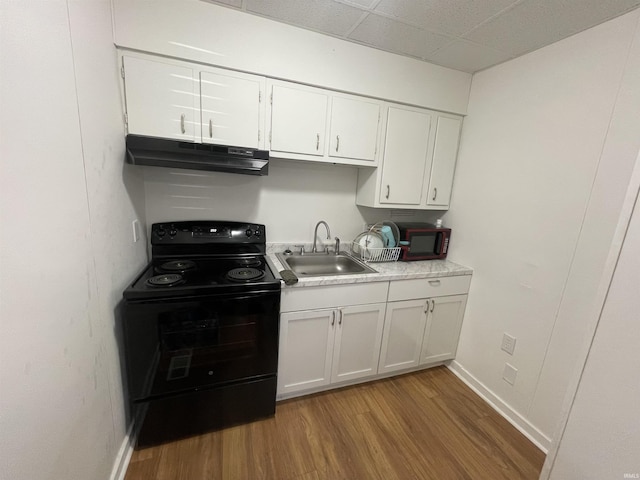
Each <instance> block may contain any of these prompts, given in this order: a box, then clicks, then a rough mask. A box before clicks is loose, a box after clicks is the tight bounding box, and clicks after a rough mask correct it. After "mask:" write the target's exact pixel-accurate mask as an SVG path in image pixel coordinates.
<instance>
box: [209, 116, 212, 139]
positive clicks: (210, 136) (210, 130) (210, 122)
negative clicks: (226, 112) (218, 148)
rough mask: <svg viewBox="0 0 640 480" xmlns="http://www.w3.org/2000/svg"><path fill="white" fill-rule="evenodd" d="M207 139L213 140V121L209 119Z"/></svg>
mask: <svg viewBox="0 0 640 480" xmlns="http://www.w3.org/2000/svg"><path fill="white" fill-rule="evenodd" d="M209 138H213V121H212V120H211V119H209Z"/></svg>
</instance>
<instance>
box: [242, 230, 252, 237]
mask: <svg viewBox="0 0 640 480" xmlns="http://www.w3.org/2000/svg"><path fill="white" fill-rule="evenodd" d="M244 233H245V235H246V236H247V237H250V236H251V235H252V234H253V232H252V231H251V229H250V228H247V230H246V231H245V232H244Z"/></svg>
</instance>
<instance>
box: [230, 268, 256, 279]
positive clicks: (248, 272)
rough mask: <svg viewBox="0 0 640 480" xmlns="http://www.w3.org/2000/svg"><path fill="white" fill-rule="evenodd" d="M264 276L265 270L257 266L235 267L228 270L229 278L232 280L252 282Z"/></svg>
mask: <svg viewBox="0 0 640 480" xmlns="http://www.w3.org/2000/svg"><path fill="white" fill-rule="evenodd" d="M262 277H264V272H262V271H260V270H258V269H257V268H234V269H233V270H230V271H229V272H227V278H228V279H229V280H231V281H232V282H250V281H252V280H259V279H261V278H262Z"/></svg>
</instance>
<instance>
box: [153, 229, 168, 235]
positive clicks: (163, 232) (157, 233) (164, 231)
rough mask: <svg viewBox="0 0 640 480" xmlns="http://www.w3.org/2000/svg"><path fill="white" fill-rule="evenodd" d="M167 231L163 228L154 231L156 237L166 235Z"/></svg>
mask: <svg viewBox="0 0 640 480" xmlns="http://www.w3.org/2000/svg"><path fill="white" fill-rule="evenodd" d="M166 233H167V231H166V230H165V229H163V228H161V229H159V230H157V231H156V235H158V236H159V237H164V236H165V235H166Z"/></svg>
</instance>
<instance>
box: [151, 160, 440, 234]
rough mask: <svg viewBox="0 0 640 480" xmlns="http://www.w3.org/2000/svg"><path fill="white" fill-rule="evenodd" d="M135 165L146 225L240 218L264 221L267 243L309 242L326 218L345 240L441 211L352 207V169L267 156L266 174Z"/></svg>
mask: <svg viewBox="0 0 640 480" xmlns="http://www.w3.org/2000/svg"><path fill="white" fill-rule="evenodd" d="M140 168H144V178H145V198H146V217H147V228H149V226H150V225H151V224H152V223H156V222H165V221H178V220H239V221H248V222H257V223H263V224H265V225H266V226H267V241H269V242H282V243H287V242H288V243H309V242H312V241H313V230H314V227H315V225H316V223H317V222H318V221H320V220H325V221H326V222H327V223H328V224H329V226H330V228H331V235H332V237H336V236H337V237H340V239H341V240H342V241H343V242H350V241H351V240H353V238H355V236H356V235H357V234H358V233H360V232H361V231H362V230H363V228H364V225H365V224H367V223H374V222H377V221H380V220H386V219H393V218H396V217H398V218H397V219H402V220H413V219H415V220H424V221H431V220H430V217H433V218H434V219H435V218H438V217H439V216H440V215H442V212H415V213H414V212H412V211H404V210H401V211H396V210H392V211H390V210H379V209H371V208H366V207H359V206H357V205H356V204H355V191H356V183H357V175H358V169H357V168H354V167H345V166H335V165H323V164H314V163H309V162H305V163H302V162H294V161H287V160H280V159H272V160H271V161H270V164H269V175H268V176H266V177H252V176H248V175H235V174H228V173H218V172H199V171H195V170H177V169H169V168H156V167H140ZM407 215H408V216H407ZM322 234H323V235H325V234H324V229H323V233H322Z"/></svg>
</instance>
